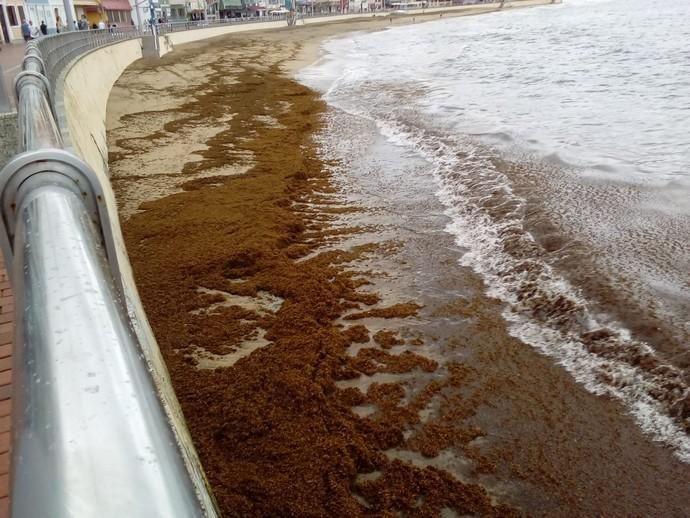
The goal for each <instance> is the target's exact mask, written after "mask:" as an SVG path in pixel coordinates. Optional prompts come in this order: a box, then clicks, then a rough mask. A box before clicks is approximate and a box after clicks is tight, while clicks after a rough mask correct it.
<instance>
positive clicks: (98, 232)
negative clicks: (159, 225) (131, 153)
mask: <svg viewBox="0 0 690 518" xmlns="http://www.w3.org/2000/svg"><path fill="white" fill-rule="evenodd" d="M139 36H140V34H139V33H138V31H132V30H130V31H118V32H115V31H107V30H106V31H84V32H74V33H65V34H60V35H56V36H49V37H46V38H43V39H41V40H39V41H37V42H30V43H29V44H28V46H27V50H26V55H25V58H24V61H23V66H22V68H23V70H22V72H20V73H19V74H18V76H17V79H16V94H17V98H18V102H17V117H18V125H17V127H18V134H19V145H18V151H19V154H18V155H17V156H15V157H14V158H13V159H12V160H11V161H10V162H9V163H8V164H7V165H6V166H5V168H4V169H3V170H2V172H1V173H0V216H1V220H2V225H1V227H2V232H0V234H1V235H0V238H2V243H1V244H2V250H3V254H4V258H5V263H6V264H7V265H8V270H9V273H10V278H11V282H12V286H13V288H14V291H15V297H16V308H17V311H16V315H15V319H16V320H15V323H16V334H15V344H16V352H15V355H14V371H13V372H14V383H15V386H14V395H13V419H12V423H13V444H12V486H11V509H12V515H13V516H17V517H34V516H35V517H38V516H51V517H55V518H63V517H64V518H67V517H73V516H99V517H113V518H114V517H118V518H119V517H122V516H128V517H133V516H137V517H142V518H143V517H147V518H148V517H151V516H190V517H195V516H198V517H202V516H210V517H213V516H217V511H216V509H215V504H214V503H213V502H214V501H213V498H212V496H211V494H210V492H209V490H208V488H207V487H206V485H205V484H204V483H203V482H202V478H203V477H201V478H200V477H199V476H198V472H199V471H200V468H198V471H197V470H196V468H197V466H195V465H193V462H192V463H190V460H189V459H190V457H189V449H190V448H191V446H189V445H184V446H183V444H182V442H181V441H180V437H181V431H180V429H179V428H178V427H177V424H176V422H175V421H174V420H173V419H172V418H171V415H170V414H169V413H168V411H167V408H168V407H167V406H166V405H165V404H164V402H163V398H162V396H161V387H159V386H157V384H156V381H154V377H153V375H152V371H151V366H150V365H149V364H148V362H147V357H146V355H145V354H144V347H143V344H142V343H141V342H140V338H139V337H138V335H137V332H136V328H137V326H138V325H139V323H138V322H136V321H135V320H134V318H133V316H132V314H133V312H131V311H130V309H131V308H129V307H128V306H127V302H125V300H126V299H125V294H124V292H123V287H122V283H121V279H120V275H119V267H118V259H117V253H116V250H115V245H114V241H113V234H112V228H113V227H112V225H111V221H110V218H117V214H112V213H108V210H107V208H106V206H105V203H104V199H105V190H106V189H109V186H108V185H106V184H107V180H106V181H102V180H100V179H99V177H98V176H97V175H96V173H95V172H94V171H93V170H92V169H91V168H90V167H89V166H88V165H87V164H86V163H85V162H83V161H82V160H81V159H80V158H78V157H77V156H76V155H74V154H72V153H71V152H69V151H67V150H65V149H63V139H62V136H61V134H60V130H59V128H58V125H57V123H56V117H55V109H56V107H55V104H54V103H55V98H54V95H55V90H56V85H57V83H58V82H59V81H62V80H63V79H64V76H63V74H64V72H65V70H66V69H68V68H69V66H70V63H71V62H73V60H75V59H77V58H79V57H80V56H81V55H83V54H84V53H86V52H89V51H90V50H93V49H97V48H99V47H102V46H104V45H109V44H112V43H116V42H118V41H120V40H122V39H130V38H137V37H139ZM137 302H138V301H137ZM130 303H131V300H130ZM142 313H143V311H142ZM149 347H150V344H149ZM190 444H191V443H190ZM194 458H195V454H194ZM193 473H194V474H196V475H197V476H193Z"/></svg>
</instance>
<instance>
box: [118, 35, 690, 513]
mask: <svg viewBox="0 0 690 518" xmlns="http://www.w3.org/2000/svg"><path fill="white" fill-rule="evenodd" d="M320 30H323V29H320ZM339 30H344V28H340V29H339ZM267 47H270V48H271V50H272V53H271V55H270V56H269V55H267V54H266V53H265V49H266V48H267ZM299 47H300V44H299V43H298V42H297V39H296V37H295V36H294V34H293V35H292V36H291V35H289V33H287V32H285V33H283V34H282V35H281V34H280V33H275V34H254V35H251V36H249V35H242V37H228V38H225V39H222V40H217V41H215V42H212V43H209V44H199V45H194V46H190V47H189V48H188V49H187V50H180V51H179V52H178V51H176V53H175V54H173V55H170V56H167V57H166V58H165V59H164V60H162V61H161V62H155V63H153V62H140V63H137V64H135V65H134V66H133V67H131V68H130V69H129V70H128V71H127V72H126V73H125V76H124V77H123V78H122V80H121V81H120V83H119V85H118V87H117V88H116V89H115V90H114V92H113V96H112V97H111V105H112V103H113V102H117V101H118V98H119V99H120V102H123V101H124V102H126V103H128V110H127V111H129V114H128V115H125V116H124V118H123V119H122V121H123V122H124V123H126V124H127V125H128V127H127V128H126V129H125V128H120V129H118V130H117V131H114V130H113V131H111V132H110V138H111V140H112V141H113V143H115V142H114V141H115V140H116V141H117V142H116V143H117V148H116V149H117V152H116V153H113V154H112V155H111V160H110V162H111V169H112V171H113V178H114V185H115V188H116V191H117V192H118V194H119V195H120V196H121V199H124V197H125V195H124V194H123V193H125V192H126V190H127V188H128V186H130V187H131V186H132V185H134V186H135V187H136V189H137V190H142V189H143V190H146V189H147V188H153V187H155V185H156V183H157V178H155V177H153V178H148V179H146V178H144V179H143V180H142V179H141V178H142V177H146V175H147V173H148V172H150V171H149V169H150V167H149V166H147V164H146V163H141V164H140V169H139V170H136V171H132V170H131V169H132V164H135V163H136V162H135V160H136V158H137V157H140V156H143V155H145V154H146V153H149V152H151V149H152V148H153V147H157V148H162V151H161V150H160V149H159V151H160V152H162V153H163V154H166V153H167V154H168V156H170V155H172V154H174V152H175V148H176V146H181V145H182V144H185V145H186V144H188V142H186V141H185V139H187V140H188V139H189V138H190V137H189V135H197V133H194V131H196V130H201V129H204V128H216V129H217V131H215V132H212V133H213V134H212V135H210V136H209V135H206V134H199V135H201V136H199V135H197V137H199V138H200V139H201V140H203V141H204V142H205V147H206V149H204V146H200V147H199V149H197V150H196V151H194V157H193V159H192V158H191V157H183V158H185V159H187V158H189V160H185V162H184V163H182V164H179V165H180V168H179V171H167V170H163V171H157V174H162V175H167V176H166V178H167V177H171V176H172V177H176V178H177V181H176V182H177V183H176V184H175V189H176V190H178V191H179V192H176V193H175V194H171V195H167V196H166V195H165V194H166V193H165V192H163V193H162V197H159V198H158V199H154V200H152V201H147V202H145V203H144V204H143V205H142V207H141V209H142V211H141V212H139V213H135V214H133V215H131V217H129V219H127V220H125V221H123V228H124V232H125V238H126V241H127V245H128V250H129V254H130V259H131V262H132V265H133V268H134V271H135V276H136V280H137V285H138V287H139V290H140V293H141V295H142V299H143V301H144V305H145V308H146V311H147V314H148V316H149V318H150V320H151V323H152V326H153V329H154V332H155V334H156V337H157V339H158V341H159V344H160V348H161V351H162V353H163V355H164V357H165V359H166V362H167V364H168V367H169V370H170V372H171V377H172V380H173V384H174V386H175V390H176V392H177V395H178V398H179V400H180V403H181V406H182V408H183V411H184V413H185V416H186V419H187V421H188V424H189V428H190V432H191V434H192V437H193V439H194V442H195V445H196V447H197V449H198V451H199V455H200V458H201V460H202V463H203V465H204V468H205V470H206V473H207V475H208V478H209V480H210V482H211V485H212V487H213V490H214V493H215V494H216V497H217V499H218V501H219V503H220V506H221V509H222V511H223V513H224V515H227V516H234V515H240V516H259V515H260V516H364V515H372V516H387V515H391V514H394V513H403V514H409V515H413V516H417V515H419V516H436V515H439V514H440V513H441V511H442V510H444V509H446V510H453V511H454V512H456V513H457V514H458V515H463V514H474V515H479V516H489V515H507V516H510V515H516V514H535V515H551V516H554V515H567V516H591V515H593V514H602V515H605V516H635V515H651V514H653V515H661V516H681V515H682V514H683V513H684V511H687V499H686V496H687V487H688V483H690V469H688V467H687V466H686V465H683V464H681V463H679V462H678V461H677V460H676V459H675V458H674V457H673V455H672V453H671V452H670V451H668V450H665V449H663V448H662V447H660V446H658V445H655V444H653V443H651V442H650V441H649V440H648V439H647V438H645V437H644V436H643V435H642V434H641V432H639V430H638V429H637V427H636V426H635V425H634V423H633V421H632V419H631V418H629V417H627V416H625V415H623V414H622V410H621V408H620V405H618V404H617V403H615V402H613V401H610V400H607V399H604V398H597V397H595V396H592V395H591V394H589V393H587V392H586V391H585V390H584V389H582V388H581V387H579V386H578V385H577V384H575V383H574V381H573V380H572V379H571V378H570V377H569V376H568V375H567V374H566V373H565V372H564V371H563V370H562V369H561V368H560V367H558V366H556V365H553V363H552V362H551V360H549V359H547V358H545V357H543V356H540V355H538V354H537V353H535V352H534V351H532V350H530V349H529V348H527V347H526V346H525V345H524V344H522V343H520V342H519V341H517V340H516V339H514V338H512V337H510V336H508V334H507V332H506V329H505V325H504V324H503V323H502V321H501V318H500V312H501V307H500V304H499V303H498V302H496V301H493V300H491V299H488V298H487V297H486V296H485V295H484V288H483V285H482V283H481V282H480V280H479V279H478V278H477V277H476V276H475V275H474V274H472V272H470V271H468V270H467V269H463V268H460V267H459V266H457V251H456V250H455V249H454V247H453V245H452V239H451V238H450V236H448V235H443V234H442V233H438V232H435V231H436V230H438V228H437V227H438V226H439V221H438V220H437V219H434V218H432V219H431V220H430V221H428V222H427V221H422V222H419V223H417V222H414V223H411V222H410V221H407V220H406V219H405V218H402V220H401V216H400V214H397V215H396V214H394V213H392V212H390V208H387V207H386V203H385V201H383V202H381V203H379V204H378V205H376V202H373V201H372V200H371V199H367V197H366V196H364V195H362V196H360V197H359V203H358V202H357V196H354V197H353V196H352V195H351V193H346V192H342V190H341V189H342V183H340V182H338V181H335V180H337V179H336V178H334V177H333V176H332V174H333V173H331V169H332V168H331V167H329V166H331V165H332V164H329V163H328V161H327V160H325V158H324V157H323V156H321V154H320V153H319V150H318V146H317V145H316V144H315V141H314V138H315V136H316V135H317V134H318V133H319V132H320V131H323V130H324V124H325V122H324V116H325V115H326V113H327V107H326V106H325V105H324V104H323V102H321V101H320V100H319V98H318V95H317V94H316V93H314V92H313V91H311V90H309V89H307V88H305V87H303V86H301V85H299V84H297V83H296V82H295V81H293V80H292V79H290V78H289V77H288V76H286V75H285V74H284V73H283V72H282V71H281V70H283V69H285V68H289V66H288V65H287V62H288V61H289V60H290V59H291V58H293V57H294V56H296V55H297V54H298V50H299ZM199 62H203V63H208V67H209V71H210V73H208V74H207V75H205V76H203V77H202V76H199V77H196V78H194V81H193V82H192V81H190V86H185V84H184V82H183V81H182V82H180V83H179V84H178V85H176V86H175V87H174V88H169V89H167V90H156V87H155V86H151V85H155V84H156V81H155V77H156V74H158V73H160V74H164V73H166V74H169V73H173V72H175V71H176V70H177V69H175V66H179V64H180V63H182V64H185V63H186V65H185V66H189V67H193V66H194V64H195V63H199ZM145 74H149V75H150V76H151V77H150V79H151V82H150V83H147V84H144V83H141V84H139V85H137V84H136V81H134V80H133V79H134V78H136V77H137V76H139V77H143V76H144V75H145ZM133 83H134V86H129V87H125V86H124V85H132V84H133ZM192 83H193V84H192ZM137 89H138V92H139V93H140V94H141V97H140V98H137V97H134V98H132V96H131V95H130V94H131V93H132V90H137ZM147 95H148V96H149V97H147ZM156 96H165V97H169V98H173V99H174V98H178V99H180V101H179V102H178V103H177V104H176V103H175V102H171V103H170V104H169V105H168V106H162V107H159V108H160V109H158V110H156V109H155V107H154V108H153V109H152V107H151V104H150V103H147V102H144V101H143V100H145V99H150V98H151V97H156ZM132 99H134V100H132ZM137 99H139V100H137ZM125 100H126V101H125ZM130 128H138V130H139V132H138V133H137V135H136V136H134V137H133V136H131V135H129V136H128V132H134V130H132V129H130ZM112 149H115V147H114V146H113V148H112ZM360 151H361V153H363V154H365V153H366V152H367V151H368V150H367V148H366V144H365V145H363V146H362V149H361V150H360ZM336 170H337V169H336ZM133 174H136V177H135V176H133ZM186 178H191V180H190V181H185V179H186ZM361 180H362V182H363V183H366V182H369V183H370V184H371V185H370V187H371V188H372V189H374V190H375V189H376V188H377V187H378V188H381V184H380V183H379V184H377V182H379V181H385V175H381V177H380V178H379V177H377V176H372V177H370V178H363V179H361ZM367 185H368V184H367ZM427 187H428V186H427ZM425 189H426V190H425ZM425 189H421V188H420V194H419V198H420V200H421V201H415V200H412V202H410V204H409V206H406V207H405V210H407V211H408V212H405V213H404V214H405V215H409V214H412V213H419V212H421V211H425V210H429V211H431V212H433V211H438V212H439V213H440V209H439V207H437V206H435V205H434V203H436V204H437V203H438V202H435V201H433V200H432V201H426V198H425V195H427V194H429V193H428V192H427V191H428V190H429V189H428V188H425ZM154 190H155V189H154ZM395 194H396V192H395V190H394V189H391V191H390V195H391V196H393V195H395ZM403 194H404V193H403ZM158 195H159V196H160V195H161V193H158ZM155 197H156V196H155V195H154V196H153V198H155ZM428 198H429V200H431V198H432V197H430V196H429V197H428ZM353 200H354V201H353ZM396 209H397V210H402V209H401V208H400V207H399V206H398V207H397V208H396ZM439 218H441V216H439ZM403 222H405V226H403V224H402V223H403ZM352 243H357V246H350V245H351V244H352ZM415 272H422V274H419V273H415ZM420 275H421V276H420ZM420 285H423V287H424V288H425V290H424V291H423V292H422V291H419V290H417V288H419V286H420ZM200 288H204V289H205V290H207V291H206V292H202V291H200ZM208 290H211V291H212V293H215V295H214V294H212V293H209V291H208ZM213 290H215V291H213ZM219 293H222V294H227V297H229V298H228V300H231V301H232V300H238V299H237V298H238V297H239V298H241V297H244V298H250V299H251V298H256V297H257V296H261V294H264V293H267V294H270V295H271V296H272V297H275V298H276V299H279V300H281V301H282V303H281V304H280V307H279V309H277V311H269V310H256V309H248V307H245V306H242V305H237V304H235V305H233V304H223V301H224V300H226V296H225V295H219ZM391 293H392V294H393V295H390V294H391ZM233 297H234V298H233ZM242 300H245V299H242ZM209 308H213V309H209ZM372 310H375V311H376V313H374V314H372V313H371V311H372ZM366 312H369V313H368V314H367V313H366ZM357 313H359V315H357ZM353 314H354V316H355V317H357V318H354V319H353V318H352V316H353ZM348 315H350V318H349V319H348ZM259 329H260V330H262V331H261V333H262V336H263V337H264V338H265V340H266V341H267V343H268V345H265V346H264V347H259V348H256V349H253V350H252V351H253V352H252V353H251V354H248V355H246V356H244V357H241V358H240V359H239V360H238V361H236V363H234V364H233V365H231V366H226V367H220V368H217V369H215V370H213V369H199V368H197V366H196V360H195V354H197V353H198V351H199V349H200V348H201V349H203V350H205V351H206V352H208V353H210V354H214V355H224V354H228V353H233V352H237V351H238V350H239V351H241V350H242V348H243V346H244V345H243V344H245V343H246V342H251V341H252V340H256V339H257V334H258V333H259V331H258V330H259ZM358 348H359V349H358ZM355 350H357V352H356V353H353V352H352V351H355ZM401 375H403V376H406V378H405V380H404V381H402V382H400V381H388V382H386V381H374V382H373V383H370V384H369V385H368V386H367V388H366V389H364V390H360V388H357V384H358V380H360V379H365V378H369V379H375V380H396V379H398V378H396V376H401ZM372 408H373V409H374V411H373V413H369V412H371V409H372ZM358 410H362V412H359V411H358ZM365 410H366V412H365ZM396 451H397V452H404V455H402V454H400V455H398V457H397V458H396V455H395V454H391V452H396ZM447 458H450V459H451V461H450V462H447V463H446V464H444V463H443V462H441V461H442V460H443V459H447ZM410 459H412V460H410ZM452 459H462V462H463V465H462V466H460V467H458V463H457V462H455V463H454V462H453V461H452ZM411 462H416V463H417V465H413V464H412V463H411ZM425 462H426V463H427V464H428V466H427V467H423V466H422V465H421V464H424V463H425ZM435 463H436V464H435ZM441 465H444V466H447V467H448V469H441V468H439V467H438V466H441ZM461 477H463V478H464V480H461V479H460V478H461ZM480 484H482V485H484V486H486V487H489V488H490V491H489V492H487V491H486V490H485V489H483V488H482V487H481V486H480ZM501 488H503V489H501Z"/></svg>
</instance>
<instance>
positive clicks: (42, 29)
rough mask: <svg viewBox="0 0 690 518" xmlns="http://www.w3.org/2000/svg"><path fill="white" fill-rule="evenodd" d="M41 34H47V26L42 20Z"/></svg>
mask: <svg viewBox="0 0 690 518" xmlns="http://www.w3.org/2000/svg"><path fill="white" fill-rule="evenodd" d="M41 34H43V36H48V26H47V25H46V22H45V21H44V20H41Z"/></svg>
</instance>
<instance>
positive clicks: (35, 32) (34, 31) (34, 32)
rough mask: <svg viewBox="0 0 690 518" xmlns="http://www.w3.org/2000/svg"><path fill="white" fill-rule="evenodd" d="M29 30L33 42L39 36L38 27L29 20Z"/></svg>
mask: <svg viewBox="0 0 690 518" xmlns="http://www.w3.org/2000/svg"><path fill="white" fill-rule="evenodd" d="M29 28H30V29H31V39H32V40H35V39H36V38H38V37H39V36H40V35H41V33H40V32H39V30H38V27H36V26H35V25H34V22H32V21H31V20H29Z"/></svg>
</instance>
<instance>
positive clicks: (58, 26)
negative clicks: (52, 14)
mask: <svg viewBox="0 0 690 518" xmlns="http://www.w3.org/2000/svg"><path fill="white" fill-rule="evenodd" d="M61 30H62V19H60V17H59V16H57V17H56V18H55V31H56V32H57V33H58V34H59V33H60V31H61ZM47 35H48V25H46V22H45V21H44V20H41V25H39V26H38V27H36V26H35V25H34V22H32V21H31V20H29V21H26V20H22V37H23V38H24V41H29V40H35V39H36V38H40V37H41V36H47Z"/></svg>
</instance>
